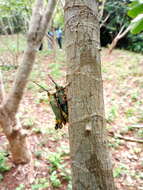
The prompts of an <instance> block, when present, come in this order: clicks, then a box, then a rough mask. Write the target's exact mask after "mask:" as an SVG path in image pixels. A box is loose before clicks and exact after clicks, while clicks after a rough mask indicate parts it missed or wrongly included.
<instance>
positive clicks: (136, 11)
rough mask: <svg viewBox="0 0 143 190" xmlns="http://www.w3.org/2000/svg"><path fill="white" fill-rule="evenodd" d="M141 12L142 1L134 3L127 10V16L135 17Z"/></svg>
mask: <svg viewBox="0 0 143 190" xmlns="http://www.w3.org/2000/svg"><path fill="white" fill-rule="evenodd" d="M142 13H143V3H142V4H136V5H134V6H133V7H132V8H131V9H130V10H129V11H128V16H130V17H132V18H135V17H136V16H138V15H139V14H142Z"/></svg>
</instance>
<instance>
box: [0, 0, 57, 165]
mask: <svg viewBox="0 0 143 190" xmlns="http://www.w3.org/2000/svg"><path fill="white" fill-rule="evenodd" d="M55 5H56V0H49V1H48V6H47V9H45V8H44V7H43V0H37V1H36V3H35V6H34V10H33V14H32V19H31V24H30V28H29V33H28V37H27V48H26V50H25V52H24V56H23V60H22V63H21V65H20V66H19V69H18V71H17V74H16V78H15V81H14V85H13V87H12V89H11V92H10V94H9V96H8V98H7V99H5V98H2V99H4V101H3V102H2V105H1V107H0V125H1V126H2V128H3V131H4V133H5V135H6V137H7V139H8V141H9V144H10V150H11V153H12V157H13V161H14V163H15V164H19V163H27V162H29V161H30V159H31V152H30V149H29V146H28V142H27V138H26V133H25V131H24V130H22V126H21V123H20V121H19V119H18V118H17V117H16V113H17V111H18V108H19V104H20V101H21V99H22V96H23V94H24V89H25V87H26V84H27V80H28V77H29V74H30V72H31V70H32V67H33V64H34V61H35V57H36V51H37V50H38V48H39V46H40V44H41V41H42V39H43V37H44V35H45V32H46V29H47V26H48V24H49V22H50V19H51V16H52V13H53V10H54V7H55ZM41 12H43V15H42V14H41ZM1 92H2V90H1ZM1 94H2V93H1Z"/></svg>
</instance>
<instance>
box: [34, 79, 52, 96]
mask: <svg viewBox="0 0 143 190" xmlns="http://www.w3.org/2000/svg"><path fill="white" fill-rule="evenodd" d="M32 82H33V83H34V84H36V85H37V86H39V87H40V88H42V89H43V90H44V91H46V92H48V94H50V92H49V90H47V89H46V88H44V87H43V86H41V85H40V84H38V83H37V82H35V81H32Z"/></svg>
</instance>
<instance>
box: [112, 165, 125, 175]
mask: <svg viewBox="0 0 143 190" xmlns="http://www.w3.org/2000/svg"><path fill="white" fill-rule="evenodd" d="M127 172H128V169H127V167H126V165H124V164H120V166H119V167H116V168H114V170H113V176H114V177H115V178H118V177H121V176H122V175H123V174H125V173H127Z"/></svg>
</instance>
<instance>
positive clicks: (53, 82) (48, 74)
mask: <svg viewBox="0 0 143 190" xmlns="http://www.w3.org/2000/svg"><path fill="white" fill-rule="evenodd" d="M48 77H49V79H50V80H51V81H52V82H53V83H54V84H55V86H56V88H58V87H59V86H58V85H57V83H56V82H55V81H54V80H53V78H52V77H51V76H50V75H49V74H48Z"/></svg>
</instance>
